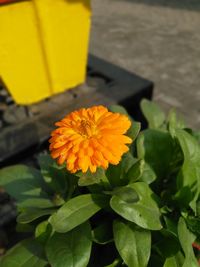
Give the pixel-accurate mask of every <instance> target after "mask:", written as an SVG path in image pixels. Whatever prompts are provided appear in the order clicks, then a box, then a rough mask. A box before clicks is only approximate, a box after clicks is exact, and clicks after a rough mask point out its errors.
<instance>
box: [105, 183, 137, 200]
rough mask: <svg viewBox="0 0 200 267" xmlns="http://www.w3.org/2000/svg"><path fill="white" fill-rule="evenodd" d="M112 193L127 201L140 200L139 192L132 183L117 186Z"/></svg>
mask: <svg viewBox="0 0 200 267" xmlns="http://www.w3.org/2000/svg"><path fill="white" fill-rule="evenodd" d="M110 194H111V195H113V196H117V197H118V198H119V199H121V200H122V201H125V202H127V203H135V202H137V201H138V200H139V196H138V194H137V192H136V191H135V189H134V188H133V187H132V186H130V185H127V186H121V187H116V188H115V189H114V190H113V191H111V192H110Z"/></svg>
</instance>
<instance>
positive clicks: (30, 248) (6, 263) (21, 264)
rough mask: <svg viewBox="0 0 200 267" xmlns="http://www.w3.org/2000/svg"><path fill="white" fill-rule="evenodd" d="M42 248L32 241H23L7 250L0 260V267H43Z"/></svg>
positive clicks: (44, 263)
mask: <svg viewBox="0 0 200 267" xmlns="http://www.w3.org/2000/svg"><path fill="white" fill-rule="evenodd" d="M46 265H47V262H46V260H45V259H44V257H43V247H42V246H41V245H40V243H38V242H36V241H34V240H25V241H22V242H21V243H18V244H17V245H16V246H14V247H13V248H11V249H10V250H8V252H7V253H6V255H5V256H4V257H3V258H2V259H1V261H0V266H1V267H44V266H46Z"/></svg>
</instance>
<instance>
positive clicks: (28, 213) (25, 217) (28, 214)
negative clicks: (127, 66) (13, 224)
mask: <svg viewBox="0 0 200 267" xmlns="http://www.w3.org/2000/svg"><path fill="white" fill-rule="evenodd" d="M55 211H56V210H55V209H35V208H29V209H25V210H24V211H22V212H21V213H20V215H19V216H18V217H17V222H18V223H22V224H24V223H30V222H32V221H34V220H36V219H38V218H40V217H43V216H45V215H50V214H52V213H54V212H55Z"/></svg>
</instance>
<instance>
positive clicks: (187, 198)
mask: <svg viewBox="0 0 200 267" xmlns="http://www.w3.org/2000/svg"><path fill="white" fill-rule="evenodd" d="M176 136H177V138H178V141H179V143H180V146H181V149H182V151H183V154H184V162H183V165H182V168H181V170H180V172H179V175H178V178H177V185H178V188H179V192H178V193H177V196H176V197H177V198H178V199H179V200H180V201H181V202H183V203H185V205H187V204H188V203H190V206H191V208H192V209H193V210H194V212H195V214H196V212H197V210H196V208H197V207H196V201H197V199H198V197H199V194H200V146H199V144H198V142H197V140H196V139H195V138H194V137H193V136H192V135H190V134H188V133H187V132H186V131H184V130H177V131H176Z"/></svg>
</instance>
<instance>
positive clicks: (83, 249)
mask: <svg viewBox="0 0 200 267" xmlns="http://www.w3.org/2000/svg"><path fill="white" fill-rule="evenodd" d="M91 247H92V242H91V229H90V225H89V223H84V224H82V225H79V226H78V227H76V228H75V229H73V230H71V231H70V232H68V233H65V234H60V233H54V235H53V236H52V237H51V238H50V240H49V241H48V243H47V245H46V253H47V258H48V260H49V263H50V265H51V266H53V267H86V266H87V264H88V262H89V258H90V253H91Z"/></svg>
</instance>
